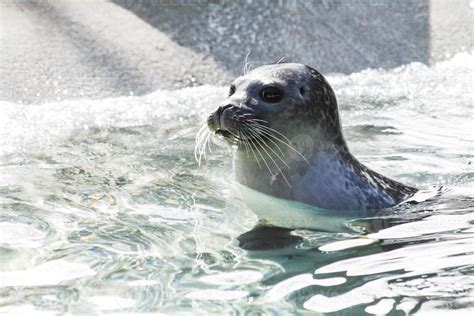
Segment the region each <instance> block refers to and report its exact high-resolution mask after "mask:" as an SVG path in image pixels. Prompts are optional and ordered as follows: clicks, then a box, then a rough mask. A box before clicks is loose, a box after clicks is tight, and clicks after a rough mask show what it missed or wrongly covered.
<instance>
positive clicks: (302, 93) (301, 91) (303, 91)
mask: <svg viewBox="0 0 474 316" xmlns="http://www.w3.org/2000/svg"><path fill="white" fill-rule="evenodd" d="M300 93H301V95H304V93H305V90H304V88H303V87H301V88H300Z"/></svg>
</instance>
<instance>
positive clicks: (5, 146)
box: [0, 54, 474, 315]
mask: <svg viewBox="0 0 474 316" xmlns="http://www.w3.org/2000/svg"><path fill="white" fill-rule="evenodd" d="M473 62H474V58H473V56H472V55H470V54H459V55H456V56H455V57H453V58H452V59H450V60H448V61H446V62H441V63H439V64H437V65H434V66H430V67H429V66H426V65H423V64H419V63H413V64H410V65H406V66H403V67H400V68H396V69H393V70H388V71H385V70H366V71H362V72H360V73H356V74H352V75H348V76H346V75H331V76H328V80H329V82H330V83H331V84H332V85H333V87H334V90H335V91H336V95H337V97H338V100H339V103H340V109H341V115H342V122H343V126H344V133H345V136H346V139H347V141H348V143H349V146H350V148H351V150H352V151H353V153H354V154H355V155H356V156H357V157H358V158H359V159H360V160H361V161H362V162H364V163H366V164H367V165H369V166H370V167H371V168H373V169H374V170H376V171H379V172H381V173H382V174H385V175H387V176H390V177H393V178H395V179H398V180H399V181H401V182H405V183H407V184H410V185H413V186H417V187H419V188H421V189H422V192H421V194H418V195H417V196H416V197H415V199H413V200H412V201H411V202H410V203H405V204H403V205H400V206H398V207H394V208H392V209H390V210H385V211H383V212H380V213H377V214H376V216H374V217H372V218H368V219H360V220H345V221H344V220H340V221H341V222H338V223H336V224H337V225H339V224H340V225H342V226H343V227H345V228H347V229H344V230H341V231H337V230H336V231H327V232H324V231H316V230H305V229H298V230H295V231H292V232H289V231H286V230H263V231H251V230H252V228H253V227H254V226H255V225H256V223H257V221H258V218H257V216H256V215H255V214H254V213H253V212H252V211H251V210H250V209H249V208H248V206H247V205H246V204H245V201H244V200H243V199H242V197H241V195H240V193H239V190H238V188H237V186H236V185H235V184H233V183H232V175H231V168H232V166H231V150H230V149H228V148H227V147H225V146H223V144H220V143H219V142H218V141H216V142H215V143H214V144H213V148H214V150H213V154H211V155H208V157H207V159H206V160H205V161H204V162H203V164H202V165H201V166H200V167H198V165H197V163H196V161H195V159H194V153H193V150H194V136H195V134H196V132H197V130H198V129H199V127H200V124H201V123H202V120H203V119H204V118H205V117H206V116H207V115H208V114H209V113H210V111H212V110H213V109H214V108H215V106H216V105H217V104H218V103H219V101H220V100H221V99H222V98H223V97H224V95H225V93H226V91H227V88H225V87H213V86H203V87H198V88H190V89H182V90H178V91H157V92H155V93H152V94H150V95H147V96H143V97H123V98H114V99H105V100H100V101H88V100H83V101H61V102H57V103H49V104H39V105H21V104H13V103H7V102H1V103H0V157H1V158H0V209H1V213H0V256H1V257H0V293H1V295H0V312H1V313H12V314H25V315H26V314H40V315H43V314H44V315H57V314H58V313H61V312H70V313H71V314H102V313H104V314H107V313H112V314H120V313H132V312H134V313H137V312H147V313H149V314H157V315H160V314H183V315H187V314H211V313H218V314H227V313H228V314H237V313H240V314H246V315H258V314H261V313H266V314H268V315H277V314H278V315H285V314H313V313H314V312H321V313H334V314H335V315H342V314H344V315H347V314H350V313H356V314H357V313H364V312H365V313H369V314H390V315H405V314H408V313H409V314H413V313H415V314H417V315H424V314H428V315H433V314H434V313H436V312H437V313H445V314H449V315H456V314H462V315H464V314H470V312H472V311H473V308H474V300H473V293H472V292H473V289H474V278H473V276H472V272H473V268H474V259H473V254H472V252H473V241H474V239H473V235H474V225H473V219H474V218H473V216H472V211H473V209H474V198H473V192H472V185H473V184H474V173H473V169H472V163H473V151H472V145H473V127H472V126H473V124H472V122H473V115H472V114H473V113H472V111H473V110H472V109H473V108H472V91H473V90H472V82H473V80H472V79H473ZM285 207H288V212H289V216H291V206H286V205H285ZM268 211H270V212H271V210H268ZM320 220H321V221H327V220H332V221H337V220H338V219H328V218H327V217H321V218H320ZM239 236H240V237H239ZM239 239H240V245H239ZM269 240H270V241H271V242H268V241H269Z"/></svg>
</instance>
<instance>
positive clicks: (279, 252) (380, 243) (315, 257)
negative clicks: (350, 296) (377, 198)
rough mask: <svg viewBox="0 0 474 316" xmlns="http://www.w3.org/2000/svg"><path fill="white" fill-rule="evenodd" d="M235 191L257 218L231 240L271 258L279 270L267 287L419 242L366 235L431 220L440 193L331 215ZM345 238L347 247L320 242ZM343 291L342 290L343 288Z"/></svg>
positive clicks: (256, 255)
mask: <svg viewBox="0 0 474 316" xmlns="http://www.w3.org/2000/svg"><path fill="white" fill-rule="evenodd" d="M239 189H240V192H241V194H242V196H243V198H244V201H245V202H246V204H247V205H248V207H249V208H250V209H252V211H253V212H255V213H256V214H257V215H258V217H259V218H260V221H259V223H258V224H257V225H256V226H255V227H254V228H253V229H252V230H250V231H248V232H245V233H243V234H241V235H240V236H239V237H238V238H237V239H238V242H239V247H241V248H242V249H244V250H246V251H247V256H248V257H250V258H254V259H264V260H271V261H273V262H275V263H277V264H279V265H280V266H281V267H282V269H283V271H284V273H282V274H281V275H278V276H275V277H274V278H270V279H269V280H268V285H271V284H275V283H277V282H279V281H281V280H284V279H285V278H288V276H289V275H297V274H300V273H308V272H310V271H315V270H317V269H318V268H321V267H323V266H325V265H328V264H331V263H333V262H338V261H340V260H345V259H349V258H352V257H354V256H355V255H357V256H361V257H363V256H368V255H371V254H377V253H382V252H389V251H392V250H395V249H399V248H402V247H404V246H406V245H408V244H409V243H413V242H423V240H426V239H420V240H416V239H409V240H396V239H386V240H384V239H380V240H379V239H377V238H373V237H371V236H372V235H373V234H376V233H377V232H379V231H381V230H385V229H389V228H390V227H394V226H396V225H401V224H407V223H413V222H416V221H420V220H423V219H424V218H427V217H429V216H431V215H432V214H433V210H432V208H431V206H433V205H436V203H439V202H438V200H439V197H440V193H441V191H440V190H437V191H433V192H429V193H428V196H430V198H429V199H426V200H424V201H420V200H418V201H417V200H416V198H419V197H418V196H416V197H415V198H414V199H411V200H409V201H407V202H405V203H402V204H400V205H398V206H396V207H392V208H389V209H385V210H378V211H363V212H361V211H336V212H335V211H330V210H324V209H319V208H315V207H312V206H309V205H305V204H303V203H298V202H294V201H288V200H283V199H278V198H274V197H272V196H269V195H266V194H262V193H260V192H257V191H254V190H251V189H249V188H246V187H244V186H239ZM425 194H426V192H425ZM281 226H285V227H281ZM348 239H349V241H351V242H350V244H348V245H347V246H343V247H341V246H338V247H336V248H334V247H333V248H327V247H325V245H326V244H332V243H337V242H340V241H344V240H345V241H347V240H348ZM345 247H346V248H345ZM344 288H345V289H346V290H347V287H346V286H345V287H344ZM334 290H335V288H332V289H331V291H334ZM318 292H320V291H319V290H318Z"/></svg>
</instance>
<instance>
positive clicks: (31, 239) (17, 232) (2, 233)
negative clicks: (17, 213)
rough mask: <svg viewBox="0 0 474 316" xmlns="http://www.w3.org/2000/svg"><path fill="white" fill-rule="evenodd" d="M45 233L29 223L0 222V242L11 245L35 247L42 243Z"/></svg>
mask: <svg viewBox="0 0 474 316" xmlns="http://www.w3.org/2000/svg"><path fill="white" fill-rule="evenodd" d="M45 237H46V233H45V232H43V231H40V230H38V229H36V228H33V227H31V226H30V225H26V224H21V223H10V222H0V244H5V245H8V246H11V247H22V248H35V247H39V246H41V245H42V240H43V239H44V238H45Z"/></svg>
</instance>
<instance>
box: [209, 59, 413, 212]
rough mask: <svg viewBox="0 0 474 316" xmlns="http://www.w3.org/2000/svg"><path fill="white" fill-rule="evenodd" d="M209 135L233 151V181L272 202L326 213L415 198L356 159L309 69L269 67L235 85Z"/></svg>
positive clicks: (331, 101) (323, 85) (325, 90)
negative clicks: (277, 200)
mask: <svg viewBox="0 0 474 316" xmlns="http://www.w3.org/2000/svg"><path fill="white" fill-rule="evenodd" d="M266 91H269V92H268V93H267V92H266ZM265 93H266V94H265ZM208 127H209V128H210V129H211V130H212V131H214V132H216V133H217V134H219V135H221V136H222V137H224V138H225V139H227V140H228V141H229V142H230V143H232V144H234V145H236V148H237V150H236V152H235V155H234V172H235V177H236V180H237V181H238V182H239V183H241V184H242V185H245V186H247V187H249V188H252V189H254V190H257V191H260V192H263V193H266V194H270V195H273V196H275V197H279V198H284V199H289V200H296V201H299V202H303V203H307V204H310V205H314V206H317V207H321V208H326V209H334V210H340V209H345V210H372V209H381V208H386V207H390V206H393V205H395V204H398V203H400V202H402V201H403V200H405V199H406V198H408V197H409V196H411V195H413V194H414V193H415V192H416V191H417V190H416V189H415V188H412V187H409V186H406V185H403V184H401V183H399V182H396V181H394V180H391V179H389V178H387V177H384V176H382V175H380V174H378V173H376V172H374V171H372V170H370V169H369V168H367V167H366V166H364V165H363V164H362V163H360V162H359V161H358V160H357V159H356V158H355V157H354V156H352V154H351V153H350V151H349V149H348V147H347V144H346V142H345V140H344V137H343V135H342V128H341V123H340V119H339V112H338V108H337V100H336V96H335V94H334V91H333V90H332V88H331V86H330V85H329V84H328V82H327V81H326V79H325V78H324V77H323V76H322V75H321V74H320V73H319V72H318V71H316V70H315V69H313V68H311V67H309V66H305V65H302V64H294V63H284V64H275V65H266V66H262V67H259V68H256V69H254V70H252V71H251V72H249V73H248V74H246V75H244V76H242V77H239V78H237V79H236V80H234V82H233V84H232V86H231V91H230V93H229V97H228V98H227V99H226V100H225V101H224V103H223V104H222V105H221V106H220V107H219V108H218V110H216V111H215V112H214V113H213V114H212V115H211V116H210V117H209V120H208Z"/></svg>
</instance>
